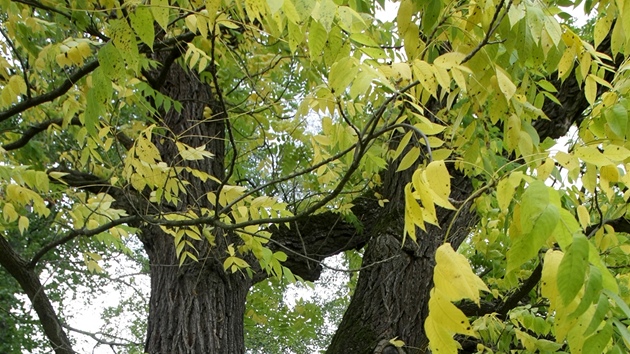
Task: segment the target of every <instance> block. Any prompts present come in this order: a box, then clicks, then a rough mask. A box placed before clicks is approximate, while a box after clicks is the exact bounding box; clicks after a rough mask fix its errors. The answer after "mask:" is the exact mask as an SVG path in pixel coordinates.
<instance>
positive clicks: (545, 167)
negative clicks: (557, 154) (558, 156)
mask: <svg viewBox="0 0 630 354" xmlns="http://www.w3.org/2000/svg"><path fill="white" fill-rule="evenodd" d="M554 166H555V163H554V161H553V160H552V159H551V158H550V157H548V158H547V159H546V160H545V163H543V164H542V165H540V166H538V168H537V169H536V173H537V177H538V179H540V180H541V181H542V180H546V179H547V177H549V175H550V174H551V172H552V171H553V168H554Z"/></svg>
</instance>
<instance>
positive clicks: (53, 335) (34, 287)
mask: <svg viewBox="0 0 630 354" xmlns="http://www.w3.org/2000/svg"><path fill="white" fill-rule="evenodd" d="M0 265H2V267H4V268H5V269H6V270H7V271H8V272H9V273H10V274H11V276H12V277H13V278H14V279H15V280H17V282H18V283H19V284H20V287H21V288H22V290H24V292H25V293H26V295H27V296H28V298H29V299H30V300H31V303H32V305H33V308H34V309H35V312H37V316H39V320H40V323H41V325H42V328H43V329H44V334H45V335H46V338H48V340H49V341H50V344H51V345H52V347H53V350H54V351H55V353H57V354H74V353H75V352H74V350H73V349H72V343H71V342H70V339H69V338H68V336H67V335H66V333H65V332H64V330H63V328H62V325H61V321H60V320H59V317H58V316H57V313H56V312H55V309H54V308H53V307H52V304H51V303H50V299H49V298H48V296H47V295H46V293H45V291H44V288H43V286H42V284H41V283H40V281H39V277H38V275H37V274H36V273H35V271H34V270H33V269H32V268H28V266H27V263H26V261H25V260H24V259H23V258H22V257H21V256H20V255H19V254H17V253H16V252H15V250H14V249H13V248H12V247H11V245H9V242H8V241H7V240H6V238H4V237H0Z"/></svg>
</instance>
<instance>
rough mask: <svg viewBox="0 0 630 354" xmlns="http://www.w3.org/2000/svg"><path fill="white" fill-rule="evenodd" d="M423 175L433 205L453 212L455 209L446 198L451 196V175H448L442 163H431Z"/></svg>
mask: <svg viewBox="0 0 630 354" xmlns="http://www.w3.org/2000/svg"><path fill="white" fill-rule="evenodd" d="M423 174H424V177H425V180H426V181H427V184H428V186H429V190H430V191H431V194H432V195H433V200H434V202H435V204H437V205H439V206H441V207H442V208H446V209H452V210H454V209H455V207H454V206H453V205H452V204H451V202H449V201H448V197H449V196H450V195H451V175H450V174H449V173H448V169H447V168H446V164H445V163H444V161H433V162H431V163H430V164H429V165H428V166H427V168H426V169H425V170H424V173H423Z"/></svg>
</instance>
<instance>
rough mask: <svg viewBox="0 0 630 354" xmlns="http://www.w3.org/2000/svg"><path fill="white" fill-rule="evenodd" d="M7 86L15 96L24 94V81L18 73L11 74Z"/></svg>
mask: <svg viewBox="0 0 630 354" xmlns="http://www.w3.org/2000/svg"><path fill="white" fill-rule="evenodd" d="M9 87H10V88H11V91H13V93H14V95H15V96H18V95H23V94H26V83H25V82H24V79H23V78H22V77H21V76H19V75H13V76H11V78H10V79H9Z"/></svg>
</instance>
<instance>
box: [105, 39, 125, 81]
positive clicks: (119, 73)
mask: <svg viewBox="0 0 630 354" xmlns="http://www.w3.org/2000/svg"><path fill="white" fill-rule="evenodd" d="M98 62H99V64H100V67H101V68H102V72H103V74H105V76H106V77H107V78H108V79H110V80H118V79H120V78H122V77H124V76H125V62H124V60H123V57H122V55H121V54H120V51H118V49H117V48H116V47H114V45H113V44H112V43H111V42H109V43H107V44H105V45H104V46H103V48H101V49H100V50H99V51H98ZM110 86H111V85H110Z"/></svg>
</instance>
